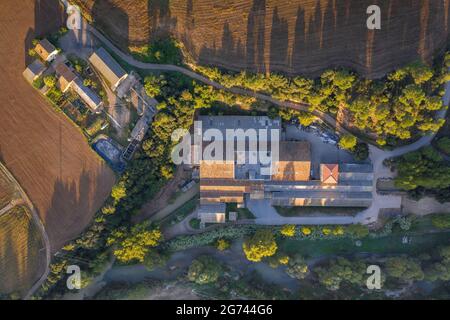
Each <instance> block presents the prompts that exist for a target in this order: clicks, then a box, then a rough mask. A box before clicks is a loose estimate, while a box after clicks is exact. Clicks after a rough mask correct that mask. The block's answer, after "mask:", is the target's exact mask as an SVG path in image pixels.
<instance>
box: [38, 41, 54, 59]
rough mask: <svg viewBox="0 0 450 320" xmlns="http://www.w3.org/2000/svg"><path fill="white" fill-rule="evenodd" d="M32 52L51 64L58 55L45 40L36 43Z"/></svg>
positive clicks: (52, 46)
mask: <svg viewBox="0 0 450 320" xmlns="http://www.w3.org/2000/svg"><path fill="white" fill-rule="evenodd" d="M34 51H36V53H37V54H38V55H39V56H40V57H41V58H42V60H44V61H46V62H51V61H53V60H54V59H55V57H56V56H57V55H58V50H57V49H56V47H55V46H54V45H52V44H51V43H50V41H48V40H47V39H42V40H40V41H39V42H38V44H37V45H36V47H35V48H34Z"/></svg>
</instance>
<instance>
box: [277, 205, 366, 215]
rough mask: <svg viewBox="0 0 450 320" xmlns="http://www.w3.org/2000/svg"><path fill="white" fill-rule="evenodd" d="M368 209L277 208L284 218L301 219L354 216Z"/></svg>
mask: <svg viewBox="0 0 450 320" xmlns="http://www.w3.org/2000/svg"><path fill="white" fill-rule="evenodd" d="M364 209H366V208H341V207H275V210H277V212H278V214H279V215H280V216H283V217H301V216H314V215H324V214H325V215H334V216H354V215H356V214H357V213H358V212H361V211H363V210H364Z"/></svg>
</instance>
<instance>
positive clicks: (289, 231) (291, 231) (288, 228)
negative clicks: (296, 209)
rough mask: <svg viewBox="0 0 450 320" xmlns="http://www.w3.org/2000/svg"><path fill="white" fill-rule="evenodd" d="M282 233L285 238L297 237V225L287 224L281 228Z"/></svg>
mask: <svg viewBox="0 0 450 320" xmlns="http://www.w3.org/2000/svg"><path fill="white" fill-rule="evenodd" d="M280 233H281V234H282V235H283V236H285V237H293V236H295V225H293V224H285V225H284V226H282V227H281V229H280Z"/></svg>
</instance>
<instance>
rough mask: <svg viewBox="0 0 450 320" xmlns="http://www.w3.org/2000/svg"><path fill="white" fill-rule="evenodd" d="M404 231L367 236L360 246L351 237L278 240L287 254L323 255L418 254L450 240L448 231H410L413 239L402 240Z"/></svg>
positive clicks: (281, 248) (280, 246)
mask: <svg viewBox="0 0 450 320" xmlns="http://www.w3.org/2000/svg"><path fill="white" fill-rule="evenodd" d="M406 234H408V233H406V232H405V233H403V234H392V235H389V236H386V237H382V238H370V237H368V238H364V239H362V240H361V243H362V245H361V246H360V247H357V246H356V245H355V241H354V240H352V239H348V238H343V239H329V240H328V239H324V240H301V241H299V240H290V239H283V240H281V241H280V242H279V248H280V250H281V251H283V252H285V253H287V254H295V253H298V254H300V255H304V256H307V257H312V258H314V257H320V256H325V255H344V254H356V253H374V254H402V253H405V254H406V253H407V254H412V255H413V254H418V253H420V252H424V251H427V250H431V249H433V248H435V247H436V245H437V244H440V245H445V244H449V243H450V238H449V236H448V232H440V233H427V234H419V235H418V234H411V235H410V237H411V242H410V243H409V244H403V243H402V238H403V236H404V235H406Z"/></svg>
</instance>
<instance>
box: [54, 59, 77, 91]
mask: <svg viewBox="0 0 450 320" xmlns="http://www.w3.org/2000/svg"><path fill="white" fill-rule="evenodd" d="M55 70H56V74H57V75H58V76H59V79H58V84H59V88H60V89H61V91H62V92H65V91H66V90H67V89H68V88H69V86H70V84H71V83H72V81H74V80H75V79H77V76H76V74H75V73H73V72H72V70H70V68H69V67H68V66H66V65H65V64H64V63H59V64H58V65H57V66H56V68H55Z"/></svg>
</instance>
